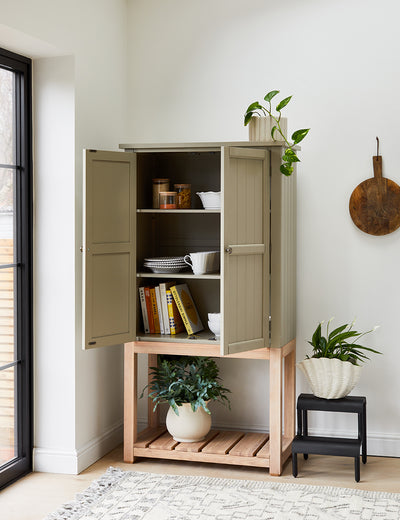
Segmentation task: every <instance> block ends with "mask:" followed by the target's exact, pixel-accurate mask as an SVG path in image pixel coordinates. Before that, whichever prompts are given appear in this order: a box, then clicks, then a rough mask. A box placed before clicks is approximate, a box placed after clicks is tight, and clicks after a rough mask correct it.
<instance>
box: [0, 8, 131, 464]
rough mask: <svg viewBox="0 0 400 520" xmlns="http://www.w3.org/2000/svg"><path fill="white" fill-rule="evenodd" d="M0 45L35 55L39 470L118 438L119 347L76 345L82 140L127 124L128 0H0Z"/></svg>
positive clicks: (76, 459) (105, 140)
mask: <svg viewBox="0 0 400 520" xmlns="http://www.w3.org/2000/svg"><path fill="white" fill-rule="evenodd" d="M0 12H1V21H2V25H0V46H2V47H5V48H8V49H10V50H14V51H15V52H20V53H21V54H25V55H27V56H30V57H32V58H34V61H33V73H34V100H33V101H34V118H35V122H34V138H35V146H34V170H35V171H34V179H35V268H34V276H35V291H34V304H35V435H34V437H35V438H34V444H35V450H34V464H35V468H36V469H37V470H42V471H52V472H58V473H63V472H64V473H77V472H79V471H81V470H82V469H84V468H85V467H86V466H87V465H89V464H91V463H92V462H94V461H95V460H96V459H97V458H98V457H99V456H101V455H102V454H104V453H105V452H106V451H107V450H108V449H111V448H112V447H114V446H115V444H116V443H118V442H120V441H121V440H122V374H123V371H122V349H121V347H120V346H116V347H112V348H110V349H100V350H98V351H94V352H93V351H91V352H83V351H82V350H81V258H80V255H81V253H80V252H79V246H80V245H81V237H82V233H81V229H82V215H81V212H82V209H81V208H82V150H83V148H105V149H117V147H118V143H119V142H121V141H122V140H123V136H124V135H125V133H126V132H125V126H126V102H127V79H126V72H125V71H126V55H127V30H126V29H127V27H126V22H125V21H126V2H125V0H87V1H85V2H81V1H79V0H70V1H68V2H61V1H51V0H38V1H36V2H30V1H28V0H18V1H6V0H0Z"/></svg>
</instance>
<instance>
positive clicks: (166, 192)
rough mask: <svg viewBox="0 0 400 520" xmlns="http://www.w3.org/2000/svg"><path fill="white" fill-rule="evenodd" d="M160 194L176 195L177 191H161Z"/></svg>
mask: <svg viewBox="0 0 400 520" xmlns="http://www.w3.org/2000/svg"><path fill="white" fill-rule="evenodd" d="M159 195H176V191H160V193H159Z"/></svg>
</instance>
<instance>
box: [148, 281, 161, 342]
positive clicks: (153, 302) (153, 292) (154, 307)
mask: <svg viewBox="0 0 400 520" xmlns="http://www.w3.org/2000/svg"><path fill="white" fill-rule="evenodd" d="M150 298H151V310H152V312H153V320H154V332H155V333H156V334H160V319H159V317H158V309H157V299H156V290H155V288H154V287H151V288H150Z"/></svg>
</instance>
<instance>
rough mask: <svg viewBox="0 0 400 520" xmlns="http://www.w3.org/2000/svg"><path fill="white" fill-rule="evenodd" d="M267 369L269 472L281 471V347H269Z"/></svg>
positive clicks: (273, 473) (278, 473) (274, 473)
mask: <svg viewBox="0 0 400 520" xmlns="http://www.w3.org/2000/svg"><path fill="white" fill-rule="evenodd" d="M269 363H270V370H269V378H270V382H269V387H270V395H269V437H270V440H269V445H270V452H269V473H270V475H274V476H279V475H280V474H281V473H282V349H280V348H271V350H270V358H269Z"/></svg>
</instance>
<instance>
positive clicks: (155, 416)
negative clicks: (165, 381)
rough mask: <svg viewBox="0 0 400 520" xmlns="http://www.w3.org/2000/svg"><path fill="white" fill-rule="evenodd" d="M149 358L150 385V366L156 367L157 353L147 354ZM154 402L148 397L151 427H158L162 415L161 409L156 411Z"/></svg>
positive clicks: (150, 379)
mask: <svg viewBox="0 0 400 520" xmlns="http://www.w3.org/2000/svg"><path fill="white" fill-rule="evenodd" d="M147 359H148V372H149V375H148V382H149V385H150V383H151V381H152V379H153V376H152V374H151V373H150V367H156V366H157V354H149V355H148V356H147ZM153 408H154V403H153V401H152V399H148V409H147V416H148V425H149V427H150V428H157V426H159V424H160V415H159V409H158V408H157V410H156V411H155V412H154V411H153Z"/></svg>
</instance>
